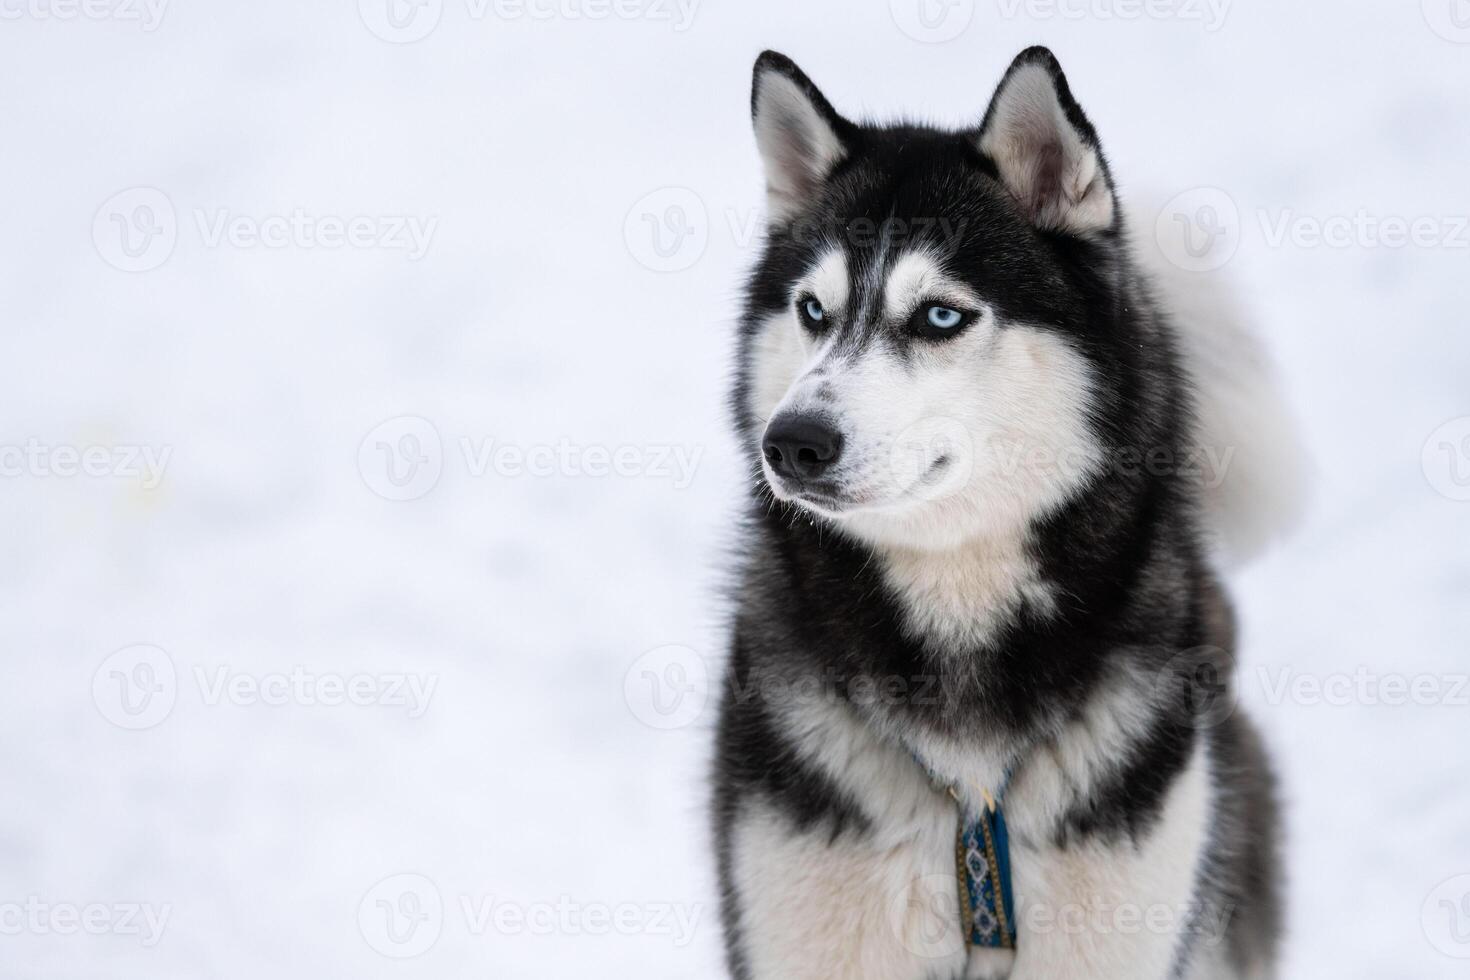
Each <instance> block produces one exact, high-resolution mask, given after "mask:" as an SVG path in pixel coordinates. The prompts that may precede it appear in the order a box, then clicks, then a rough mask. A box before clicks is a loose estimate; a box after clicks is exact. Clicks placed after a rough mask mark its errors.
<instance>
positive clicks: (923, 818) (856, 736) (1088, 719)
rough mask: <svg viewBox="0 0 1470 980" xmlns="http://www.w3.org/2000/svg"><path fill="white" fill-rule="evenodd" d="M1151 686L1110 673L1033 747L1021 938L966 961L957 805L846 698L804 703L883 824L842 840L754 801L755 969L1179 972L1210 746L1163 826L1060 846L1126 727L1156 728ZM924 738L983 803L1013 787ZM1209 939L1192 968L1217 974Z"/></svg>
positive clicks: (1178, 788)
mask: <svg viewBox="0 0 1470 980" xmlns="http://www.w3.org/2000/svg"><path fill="white" fill-rule="evenodd" d="M1149 696H1150V691H1149V688H1148V686H1147V684H1146V682H1144V681H1143V680H1142V679H1127V678H1120V679H1118V682H1117V683H1114V684H1110V685H1105V686H1104V687H1103V688H1102V689H1101V690H1100V691H1099V692H1098V694H1097V695H1096V696H1095V698H1094V699H1093V701H1092V702H1091V703H1090V704H1089V705H1088V706H1087V708H1086V710H1085V711H1084V712H1083V714H1082V716H1081V717H1080V718H1079V719H1078V720H1077V721H1075V722H1073V723H1071V724H1069V725H1067V726H1066V727H1065V728H1063V729H1062V730H1061V731H1060V732H1059V733H1058V734H1057V735H1056V736H1055V737H1054V738H1053V739H1052V740H1050V741H1049V742H1048V743H1047V744H1046V745H1045V746H1044V748H1043V749H1042V750H1040V751H1036V752H1033V753H1031V755H1030V756H1029V757H1028V763H1027V765H1026V766H1025V767H1024V768H1023V769H1022V770H1021V771H1020V772H1018V773H1017V775H1016V778H1015V781H1014V782H1013V784H1012V788H1011V790H1010V792H1008V794H1007V798H1006V813H1007V821H1008V823H1009V826H1010V828H1011V842H1012V843H1011V861H1012V869H1013V887H1014V891H1015V897H1016V914H1017V925H1018V931H1019V936H1018V940H1017V947H1018V950H1019V952H1018V953H1017V954H1012V953H1011V952H1009V951H1001V950H987V949H976V950H972V951H971V952H970V954H969V958H968V959H967V958H966V951H965V944H964V940H963V937H962V936H961V935H960V932H959V926H958V922H959V910H958V904H957V899H956V894H957V893H956V887H955V885H956V883H955V878H954V839H955V833H956V830H957V826H956V821H957V810H956V807H955V804H954V802H953V801H952V800H951V798H950V797H949V796H948V795H946V794H945V793H943V792H941V791H940V790H938V789H936V788H935V786H934V785H933V784H931V783H930V782H929V780H928V778H927V777H926V776H925V775H924V774H923V772H922V771H921V770H920V768H919V767H918V765H917V764H916V763H915V762H914V760H913V758H912V756H910V755H909V753H908V752H907V751H906V750H905V749H903V748H899V747H898V746H897V745H896V744H895V743H894V742H893V741H892V740H889V739H887V738H885V737H884V736H883V735H882V734H880V733H879V732H878V731H876V730H875V729H874V728H873V727H872V725H871V724H870V723H869V721H868V720H867V719H864V718H860V717H858V715H857V714H856V712H855V710H854V709H853V708H852V707H850V706H849V705H848V704H846V703H844V702H842V701H838V700H836V699H829V700H825V701H824V700H817V701H811V700H807V701H803V703H802V704H801V705H800V707H799V710H798V708H797V707H796V706H794V705H792V706H789V708H788V710H786V711H785V712H784V718H783V720H784V722H785V726H784V727H785V730H786V731H787V732H788V734H790V735H791V736H792V738H793V740H794V743H795V745H796V746H797V748H798V751H800V752H801V754H802V755H803V756H804V758H805V761H807V762H808V763H810V764H812V765H814V766H816V767H817V768H818V769H819V770H820V771H821V772H823V773H824V774H825V775H826V776H827V777H828V778H830V779H831V780H833V782H834V783H835V784H836V785H837V786H838V787H840V788H841V789H842V790H844V791H845V792H846V793H848V794H850V795H851V797H852V798H853V799H855V800H857V801H859V802H860V806H861V809H862V812H863V814H864V815H865V817H866V818H867V819H868V820H869V821H870V822H871V828H870V830H869V832H867V833H864V834H856V833H846V834H841V835H839V836H837V837H835V838H834V837H833V836H832V834H831V831H830V829H828V828H826V827H817V828H812V829H809V830H807V831H805V832H803V831H800V830H798V829H797V828H796V827H795V826H794V825H793V824H792V823H791V822H790V819H789V818H788V817H787V816H785V815H783V814H781V813H779V812H778V811H775V810H773V809H769V808H767V807H765V806H764V805H762V804H760V803H756V802H753V803H752V804H751V805H750V806H749V807H748V808H747V809H746V810H745V811H744V812H743V814H742V815H741V817H740V819H739V822H738V824H737V827H736V831H735V834H734V837H733V840H734V843H733V851H732V853H733V858H734V862H735V867H736V876H735V877H736V883H737V887H738V889H739V893H740V898H741V909H742V912H741V915H742V926H743V927H744V928H745V929H746V930H747V934H748V935H751V936H759V937H760V938H759V941H758V942H753V943H751V944H750V947H749V949H750V953H749V955H750V956H751V962H750V967H751V975H752V976H755V977H784V978H792V980H803V978H813V980H815V978H822V980H861V978H871V977H885V978H892V980H908V978H911V980H921V978H925V977H929V976H964V977H966V978H973V980H979V978H992V977H1005V976H1009V977H1012V978H1014V980H1054V978H1065V977H1079V978H1080V977H1088V978H1092V977H1098V978H1103V980H1111V978H1119V980H1124V978H1126V980H1133V978H1136V977H1153V976H1157V977H1162V976H1165V975H1166V973H1167V971H1168V969H1169V966H1170V963H1171V962H1172V959H1173V957H1174V954H1175V949H1176V947H1177V944H1178V943H1179V941H1180V935H1181V931H1182V929H1183V928H1185V925H1186V922H1185V919H1184V916H1185V914H1186V913H1187V912H1189V911H1190V910H1191V908H1190V901H1191V895H1192V894H1193V893H1194V883H1195V875H1196V874H1197V871H1198V864H1199V857H1200V854H1201V852H1202V849H1203V846H1204V844H1205V839H1204V838H1205V833H1206V828H1207V827H1208V826H1209V822H1210V813H1209V808H1210V805H1211V804H1210V801H1211V792H1210V784H1211V781H1212V780H1211V774H1210V759H1209V756H1208V752H1207V750H1206V748H1205V746H1204V743H1200V746H1199V748H1197V750H1196V753H1195V756H1194V758H1193V759H1192V760H1191V762H1190V763H1189V765H1188V767H1187V769H1186V770H1185V772H1184V773H1183V774H1182V775H1181V777H1180V778H1179V779H1178V780H1177V781H1176V782H1175V784H1174V785H1173V786H1172V787H1171V789H1170V790H1169V795H1168V797H1167V799H1166V801H1165V803H1164V805H1163V807H1162V811H1161V815H1160V817H1159V819H1158V821H1157V823H1156V824H1155V827H1154V829H1153V831H1152V833H1150V834H1148V835H1147V836H1146V837H1144V838H1143V839H1141V840H1139V841H1137V842H1134V841H1129V840H1126V839H1125V840H1122V841H1119V842H1117V843H1113V844H1105V843H1101V842H1099V841H1096V840H1093V841H1089V842H1086V843H1084V844H1081V845H1075V844H1074V845H1073V846H1069V847H1066V848H1062V847H1058V846H1057V845H1056V844H1055V843H1054V831H1055V830H1056V828H1057V827H1059V826H1060V823H1061V820H1062V817H1063V814H1064V813H1065V811H1066V809H1067V807H1068V805H1069V804H1070V803H1071V802H1072V801H1073V800H1075V799H1076V798H1077V795H1078V794H1079V792H1085V791H1087V790H1088V789H1091V788H1092V781H1093V779H1094V777H1095V775H1096V774H1097V773H1100V772H1104V771H1106V770H1107V768H1108V766H1109V764H1110V763H1115V762H1116V758H1115V755H1114V753H1116V751H1117V750H1118V748H1119V746H1120V745H1122V744H1124V742H1125V741H1126V740H1127V738H1128V737H1129V731H1128V730H1129V727H1130V726H1131V725H1141V724H1143V719H1144V718H1145V717H1146V716H1147V712H1146V711H1145V710H1143V706H1144V704H1145V702H1146V700H1147V698H1148V697H1149ZM1134 734H1135V735H1136V732H1135V733H1134ZM921 751H923V752H925V753H926V758H927V759H930V760H931V761H935V762H936V765H935V768H936V769H937V770H939V771H940V774H941V775H942V776H943V777H944V778H945V779H946V780H954V781H955V782H956V783H957V784H958V785H959V786H961V787H973V788H974V789H973V790H972V791H971V792H969V793H966V794H965V795H966V797H967V799H966V806H968V807H970V808H972V809H974V808H977V807H978V806H980V805H981V802H980V801H981V798H982V794H981V793H980V789H981V788H993V787H996V786H997V785H998V780H999V778H1000V771H1001V765H1002V762H1001V760H1000V759H999V758H998V757H996V758H990V759H984V758H978V757H975V756H972V755H969V756H967V755H966V754H965V753H962V752H959V751H957V750H954V749H953V748H951V749H950V750H949V751H947V752H946V751H945V750H944V748H943V747H940V746H935V745H925V746H923V747H921ZM1099 922H1101V923H1103V924H1104V927H1103V928H1101V929H1099V928H1097V927H1096V923H1099ZM1208 938H1209V937H1207V941H1206V943H1205V944H1204V946H1203V954H1202V956H1201V957H1200V958H1199V959H1198V960H1197V961H1196V962H1195V963H1194V964H1193V968H1194V970H1195V971H1196V972H1195V973H1194V974H1192V975H1194V976H1198V977H1205V976H1208V975H1209V970H1210V968H1211V963H1212V961H1213V959H1214V958H1215V957H1216V955H1217V952H1218V950H1217V949H1216V946H1215V945H1211V943H1210V942H1209V941H1208ZM962 971H963V972H962ZM1200 971H1203V972H1200Z"/></svg>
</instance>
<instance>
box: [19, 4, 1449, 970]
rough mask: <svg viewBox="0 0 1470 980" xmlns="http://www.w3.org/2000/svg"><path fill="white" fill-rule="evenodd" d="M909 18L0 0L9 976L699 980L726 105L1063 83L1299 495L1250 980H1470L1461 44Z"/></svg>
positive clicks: (733, 284) (965, 16)
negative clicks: (1276, 783) (1237, 328)
mask: <svg viewBox="0 0 1470 980" xmlns="http://www.w3.org/2000/svg"><path fill="white" fill-rule="evenodd" d="M922 4H923V5H922V6H921V0H893V2H892V3H890V2H889V0H856V2H855V0H830V2H823V3H816V2H807V3H801V4H792V3H787V2H777V0H769V2H762V3H755V2H751V0H740V2H735V0H700V2H696V0H684V2H683V3H682V5H681V4H680V3H678V2H677V0H619V2H618V3H617V4H616V5H613V4H610V3H606V2H600V0H554V2H553V0H523V2H520V0H499V2H489V0H420V2H419V3H417V4H415V3H412V2H401V3H399V4H398V5H397V6H396V7H390V6H389V5H388V0H362V2H361V3H355V2H354V0H331V2H317V3H300V2H292V0H258V2H254V3H249V4H230V3H224V2H222V0H173V2H171V3H164V2H162V0H151V2H150V0H86V3H85V5H82V4H81V3H79V2H77V0H0V92H3V96H0V219H3V228H4V233H3V235H0V317H3V328H0V382H3V383H0V467H3V470H4V475H3V476H0V501H3V505H0V536H3V549H4V554H5V556H6V560H5V561H4V562H3V563H0V584H3V592H0V595H3V601H0V636H3V640H4V655H3V656H4V660H3V666H4V683H3V684H0V799H3V801H4V802H3V805H0V976H3V977H7V978H8V977H68V978H70V977H117V978H131V977H148V978H159V977H239V978H253V977H261V976H268V975H269V976H289V977H322V976H352V977H363V978H366V977H395V978H408V977H425V978H428V977H432V978H442V977H460V976H483V977H497V978H509V977H581V976H587V975H588V973H589V972H595V974H596V975H597V976H600V977H639V978H663V977H667V978H690V977H702V976H712V975H716V974H717V971H718V968H719V962H720V959H719V935H718V929H717V927H716V913H715V906H714V901H713V888H712V877H713V876H712V873H711V867H710V864H711V862H710V860H709V858H708V856H707V853H706V838H705V833H706V830H705V828H706V821H705V818H704V812H703V806H704V798H705V790H704V787H703V783H702V770H703V765H704V760H705V758H706V755H707V751H708V743H709V731H710V725H711V715H712V711H710V710H707V709H706V707H705V704H704V698H703V694H704V690H705V684H706V683H707V678H708V676H709V675H710V673H712V671H713V670H714V669H715V665H716V664H717V662H718V658H719V656H720V653H721V640H720V624H721V621H722V617H723V615H724V609H723V606H722V603H721V600H720V599H719V589H720V583H721V567H722V564H723V555H724V553H725V550H726V549H727V547H728V545H729V541H730V535H729V532H728V531H727V526H728V520H729V517H730V515H731V514H732V512H733V511H734V510H735V508H736V507H737V505H738V498H739V489H738V485H739V479H738V472H739V468H738V467H737V466H736V464H735V461H734V450H733V447H732V444H731V441H730V440H729V438H728V437H727V435H726V433H725V419H724V415H723V404H722V400H723V397H724V392H725V387H726V379H727V375H728V370H729V364H728V353H729V349H730V339H731V333H732V323H731V318H732V315H733V310H734V304H733V302H732V300H733V298H734V296H735V295H736V292H737V284H738V281H739V278H740V276H741V275H742V273H743V271H744V269H745V267H746V266H747V264H748V263H749V261H750V260H751V258H752V254H753V244H754V243H755V241H756V240H757V229H758V226H759V215H758V211H757V208H758V206H759V205H760V203H761V179H760V175H759V172H758V165H757V160H756V155H755V150H754V147H753V143H752V139H751V136H750V132H749V121H748V102H747V99H748V85H749V70H750V65H751V62H752V61H753V59H754V58H755V56H756V54H757V53H758V52H759V51H760V50H761V49H762V48H765V47H774V48H777V49H781V50H784V51H786V52H787V53H789V54H791V55H792V56H793V57H795V58H796V59H797V60H798V61H799V62H800V63H801V64H802V65H803V67H804V68H805V69H806V70H807V71H808V72H809V73H810V74H811V75H812V76H813V77H814V78H815V79H816V81H817V82H818V84H820V85H821V86H822V87H823V88H824V89H825V90H826V92H827V93H828V94H829V95H830V96H831V97H832V99H833V100H834V102H835V103H836V104H837V106H838V107H839V108H840V109H842V110H844V111H846V112H848V113H849V114H858V113H862V112H870V113H875V114H879V115H882V114H892V113H897V112H899V111H901V110H910V111H921V112H924V113H927V114H928V115H930V116H931V117H933V118H936V119H938V120H942V121H947V122H955V123H958V122H962V121H973V120H977V119H978V118H979V114H980V113H981V112H982V111H983V109H984V107H985V105H986V102H987V100H988V99H989V96H990V94H991V91H992V89H993V87H994V83H995V81H996V80H997V78H998V76H999V73H1000V72H1001V70H1002V69H1003V68H1004V66H1005V65H1006V64H1007V63H1008V61H1009V59H1010V58H1011V57H1012V56H1013V55H1014V54H1015V53H1016V52H1017V51H1018V50H1020V49H1021V48H1022V47H1024V46H1026V45H1028V44H1031V43H1037V42H1041V43H1046V44H1048V45H1050V46H1051V47H1053V49H1054V50H1055V51H1056V52H1057V54H1058V56H1059V57H1060V59H1061V61H1062V63H1063V65H1064V66H1065V67H1066V69H1067V71H1068V74H1069V76H1070V78H1071V81H1072V86H1073V89H1074V91H1075V92H1076V93H1077V94H1078V96H1079V98H1080V99H1081V101H1082V102H1083V104H1084V105H1085V106H1086V107H1087V109H1088V110H1089V112H1090V114H1091V116H1092V118H1093V120H1094V122H1095V123H1096V125H1097V128H1098V130H1099V132H1100V134H1101V136H1102V139H1103V142H1104V145H1105V147H1106V148H1107V149H1108V151H1109V154H1110V156H1111V159H1112V163H1113V167H1114V172H1115V173H1116V174H1117V175H1119V178H1120V180H1121V181H1122V182H1123V185H1124V187H1125V191H1127V190H1134V189H1139V190H1141V191H1142V192H1144V193H1145V194H1146V195H1148V196H1149V199H1150V200H1155V201H1157V202H1171V203H1170V204H1169V205H1168V207H1167V208H1166V210H1165V211H1163V212H1160V215H1161V221H1162V226H1163V227H1165V228H1167V227H1171V226H1173V224H1174V223H1175V222H1176V218H1175V215H1178V216H1181V217H1182V218H1183V219H1184V220H1186V221H1194V222H1196V223H1197V225H1198V227H1197V228H1194V229H1193V231H1194V232H1196V233H1197V234H1198V236H1199V237H1198V238H1197V239H1196V241H1197V242H1200V243H1203V244H1202V245H1201V246H1200V248H1198V249H1196V254H1191V253H1188V252H1185V253H1176V255H1175V257H1176V259H1178V260H1179V261H1181V262H1184V263H1185V264H1189V265H1192V266H1194V267H1196V268H1197V269H1198V270H1202V271H1198V272H1197V274H1199V275H1216V276H1228V277H1230V278H1231V279H1232V281H1234V282H1235V283H1236V284H1237V286H1238V287H1239V288H1240V291H1241V295H1242V296H1243V297H1244V298H1245V300H1246V301H1247V302H1248V304H1249V306H1250V307H1251V309H1252V311H1253V314H1254V316H1255V319H1256V320H1257V322H1258V323H1259V325H1260V328H1261V330H1262V333H1263V334H1264V336H1265V337H1266V340H1267V342H1268V344H1269V345H1270V347H1271V349H1272V351H1273V353H1274V354H1275V356H1276V358H1277V360H1278V362H1279V364H1280V370H1281V373H1282V375H1283V378H1284V380H1285V383H1286V386H1287V390H1288V395H1289V398H1290V401H1291V403H1292V406H1293V408H1294V410H1295V412H1296V415H1297V419H1298V422H1299V423H1300V426H1301V428H1302V430H1303V432H1304V434H1305V436H1306V441H1307V443H1308V445H1309V446H1310V449H1311V453H1312V456H1313V459H1314V462H1315V465H1316V470H1317V477H1316V484H1315V496H1314V499H1313V503H1312V507H1311V510H1310V512H1309V516H1308V518H1307V520H1306V521H1305V523H1304V525H1303V526H1302V527H1301V528H1300V530H1299V531H1298V533H1297V534H1296V535H1295V537H1293V538H1292V539H1291V540H1290V541H1288V542H1286V543H1285V544H1284V545H1283V546H1281V547H1279V548H1278V549H1277V550H1276V551H1275V552H1273V553H1272V554H1271V555H1270V556H1269V557H1267V558H1266V559H1264V560H1262V561H1259V562H1257V563H1256V564H1254V565H1252V566H1250V567H1249V568H1248V569H1246V570H1245V571H1244V572H1243V573H1241V574H1240V575H1239V576H1238V579H1237V581H1236V588H1237V594H1238V598H1239V603H1240V610H1241V614H1242V617H1243V627H1244V650H1243V655H1242V656H1243V664H1242V670H1243V678H1242V693H1241V701H1242V703H1243V704H1244V706H1245V708H1246V710H1249V711H1251V712H1252V713H1253V714H1254V715H1255V716H1256V717H1257V718H1258V719H1259V720H1260V722H1261V723H1262V725H1263V727H1264V728H1265V729H1266V731H1267V733H1268V735H1269V738H1270V741H1271V744H1272V746H1273V748H1274V750H1275V752H1276V755H1277V758H1278V760H1279V765H1280V768H1281V770H1282V774H1283V777H1284V781H1285V787H1286V795H1287V797H1288V802H1289V806H1290V825H1291V840H1292V845H1291V848H1290V851H1289V856H1288V861H1289V865H1290V869H1289V874H1290V878H1291V935H1290V940H1289V943H1288V954H1287V958H1286V964H1285V967H1286V968H1285V970H1284V974H1285V975H1286V976H1299V977H1318V976H1332V977H1338V978H1359V977H1361V978H1377V977H1384V976H1398V977H1416V978H1439V977H1446V978H1448V977H1463V976H1465V975H1466V974H1467V972H1470V959H1467V957H1470V877H1465V876H1466V875H1470V692H1467V690H1466V689H1464V688H1463V687H1461V686H1460V684H1461V681H1462V680H1463V678H1464V676H1465V672H1466V671H1467V670H1470V657H1467V640H1466V638H1467V636H1470V502H1466V498H1470V420H1467V416H1470V330H1467V329H1466V328H1467V323H1466V315H1465V310H1466V309H1467V307H1470V230H1467V229H1466V227H1465V222H1466V217H1465V216H1466V215H1467V214H1470V181H1467V172H1470V123H1467V120H1470V3H1466V2H1465V0H1424V3H1423V4H1420V3H1418V2H1415V0H1409V2H1400V3H1393V4H1387V3H1382V2H1378V0H1357V2H1351V3H1349V2H1341V0H1335V2H1315V3H1296V4H1290V5H1287V4H1280V3H1266V2H1264V0H1250V2H1246V0H1237V2H1234V3H1231V2H1228V0H1215V3H1214V4H1213V5H1210V4H1208V3H1206V2H1204V0H1154V2H1153V3H1151V4H1150V5H1149V6H1148V7H1147V8H1143V7H1142V6H1141V5H1137V4H1134V3H1132V2H1131V0H1062V2H1061V4H1060V6H1058V5H1057V4H1056V3H1052V2H1046V0H922ZM1461 25H1464V26H1461ZM1181 227H1183V226H1181ZM1394 229H1397V231H1395V230H1394ZM1139 231H1140V234H1139V240H1140V242H1141V243H1142V244H1143V246H1144V247H1149V248H1156V247H1159V246H1158V244H1157V243H1156V241H1155V236H1154V235H1153V234H1152V229H1149V228H1146V227H1145V228H1141V229H1139ZM1406 237H1409V238H1412V240H1411V241H1408V242H1405V241H1404V239H1405V238H1406ZM1324 238H1325V240H1324ZM1394 678H1398V679H1399V680H1398V681H1394V680H1393V679H1394ZM1400 683H1402V684H1404V685H1410V686H1411V687H1412V689H1411V690H1410V691H1409V693H1408V694H1404V693H1403V692H1402V691H1399V690H1398V688H1397V686H1396V685H1398V684H1400ZM1282 684H1286V685H1287V687H1286V688H1285V689H1283V687H1282V686H1281V685H1282ZM1313 684H1325V685H1327V692H1326V693H1321V694H1319V695H1318V696H1313V695H1312V693H1311V692H1312V690H1313V687H1312V685H1313ZM1283 690H1284V693H1283ZM1333 692H1336V693H1333Z"/></svg>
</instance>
